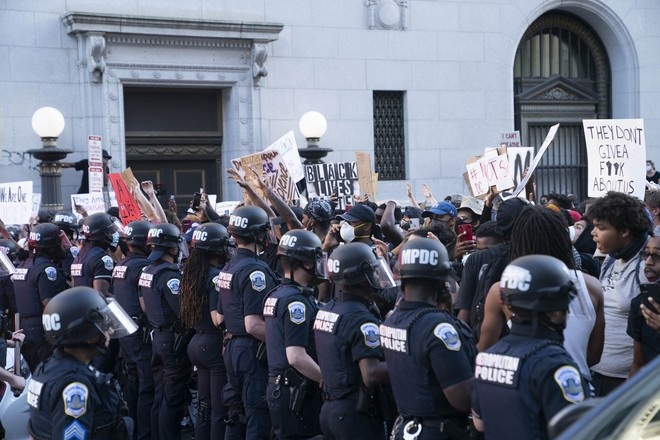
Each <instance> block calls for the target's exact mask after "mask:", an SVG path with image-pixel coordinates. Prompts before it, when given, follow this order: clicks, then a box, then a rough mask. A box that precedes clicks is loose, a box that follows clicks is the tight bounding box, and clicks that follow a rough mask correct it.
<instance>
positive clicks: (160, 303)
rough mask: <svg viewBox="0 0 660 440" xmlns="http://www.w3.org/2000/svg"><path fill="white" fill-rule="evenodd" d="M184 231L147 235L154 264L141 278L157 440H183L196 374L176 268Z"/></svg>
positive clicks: (157, 229) (161, 228)
mask: <svg viewBox="0 0 660 440" xmlns="http://www.w3.org/2000/svg"><path fill="white" fill-rule="evenodd" d="M182 242H183V239H182V237H181V231H179V228H177V227H176V226H174V225H173V224H171V223H160V224H157V225H155V226H153V227H151V229H149V232H148V234H147V244H148V245H149V246H150V247H151V249H152V250H151V254H149V260H150V261H151V264H150V265H149V266H147V267H146V268H145V269H144V270H143V271H142V273H141V274H140V280H139V281H138V288H139V293H140V296H141V297H142V300H143V301H144V311H145V313H146V315H147V319H148V320H149V324H150V325H151V327H152V329H153V331H154V333H153V344H152V349H153V357H152V361H151V367H152V370H153V376H154V383H155V392H154V404H153V406H152V411H151V436H152V438H157V439H179V438H181V425H180V423H179V421H180V420H181V417H182V416H183V406H184V395H185V389H186V385H187V383H188V377H189V375H190V361H189V360H188V356H187V355H186V346H187V341H186V334H185V332H184V330H183V329H182V328H181V326H180V323H179V287H180V282H181V281H180V279H181V273H180V271H179V266H178V264H177V263H176V262H177V260H178V258H179V255H180V252H181V251H180V248H179V246H180V245H181V243H182Z"/></svg>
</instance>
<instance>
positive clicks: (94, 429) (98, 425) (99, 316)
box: [27, 287, 136, 440]
mask: <svg viewBox="0 0 660 440" xmlns="http://www.w3.org/2000/svg"><path fill="white" fill-rule="evenodd" d="M108 301H111V302H108ZM43 328H44V330H45V332H46V338H47V339H48V340H49V341H50V342H51V343H52V344H53V346H54V347H55V352H54V353H53V356H51V357H50V358H49V359H48V360H47V361H46V362H44V363H42V364H41V365H40V366H39V368H38V369H37V371H36V372H35V373H34V375H33V376H32V379H31V380H30V382H29V385H28V394H27V403H28V405H29V406H30V422H29V431H30V435H31V436H32V438H35V439H56V438H57V439H74V438H78V439H85V438H90V439H91V438H93V439H113V440H114V439H126V438H128V434H129V430H130V429H131V426H130V425H132V421H131V420H130V419H129V418H125V419H123V418H122V414H121V413H120V409H121V407H122V399H121V392H120V390H119V385H118V384H117V381H116V380H114V379H113V378H112V376H110V375H106V374H102V373H99V372H98V371H97V370H95V369H94V368H93V367H92V366H91V365H90V361H91V360H92V358H93V357H94V356H95V355H96V354H98V353H100V352H103V351H104V350H105V349H106V347H107V344H108V341H109V338H111V337H112V338H120V337H123V336H125V335H127V334H130V333H131V332H134V331H135V330H136V327H135V325H134V324H133V321H132V320H131V319H130V318H129V317H128V316H127V315H126V312H124V311H123V309H122V308H121V306H119V305H118V304H117V303H116V302H114V301H112V300H106V299H105V298H104V297H103V296H102V295H101V294H100V293H99V292H97V291H95V290H94V289H92V288H90V287H73V288H71V289H67V290H65V291H64V292H62V293H60V294H59V295H57V296H56V297H55V298H53V299H52V300H51V301H50V302H49V303H48V305H47V306H46V308H45V309H44V314H43Z"/></svg>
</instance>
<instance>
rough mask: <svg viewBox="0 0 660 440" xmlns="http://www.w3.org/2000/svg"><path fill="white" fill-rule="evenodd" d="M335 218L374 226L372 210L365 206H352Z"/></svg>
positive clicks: (374, 220) (374, 216)
mask: <svg viewBox="0 0 660 440" xmlns="http://www.w3.org/2000/svg"><path fill="white" fill-rule="evenodd" d="M337 218H341V219H342V220H346V221H347V222H357V221H363V222H368V223H371V224H372V225H375V224H376V214H375V213H374V211H373V209H371V208H369V207H368V206H367V205H361V204H358V205H355V206H353V207H352V208H351V209H350V210H348V211H346V212H345V213H343V214H342V215H338V216H337Z"/></svg>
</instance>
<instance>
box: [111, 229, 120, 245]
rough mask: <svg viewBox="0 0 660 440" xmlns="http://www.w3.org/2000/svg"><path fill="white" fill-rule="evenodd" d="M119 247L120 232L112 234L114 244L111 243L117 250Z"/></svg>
mask: <svg viewBox="0 0 660 440" xmlns="http://www.w3.org/2000/svg"><path fill="white" fill-rule="evenodd" d="M118 245H119V232H115V233H113V234H112V243H110V246H112V248H114V249H116V248H117V246H118Z"/></svg>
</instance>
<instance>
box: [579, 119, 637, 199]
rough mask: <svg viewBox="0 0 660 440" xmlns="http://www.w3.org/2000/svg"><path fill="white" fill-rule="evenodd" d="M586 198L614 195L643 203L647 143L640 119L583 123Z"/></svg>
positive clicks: (600, 120) (593, 120)
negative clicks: (618, 193)
mask: <svg viewBox="0 0 660 440" xmlns="http://www.w3.org/2000/svg"><path fill="white" fill-rule="evenodd" d="M582 126H583V128H584V137H585V140H586V144H587V156H588V158H589V166H588V179H589V180H588V194H589V196H590V197H601V196H604V195H605V194H607V192H608V191H617V192H622V193H624V194H629V195H631V196H634V197H637V198H638V199H640V200H644V190H645V188H646V168H645V162H646V140H645V138H644V120H643V119H585V120H583V121H582Z"/></svg>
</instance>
